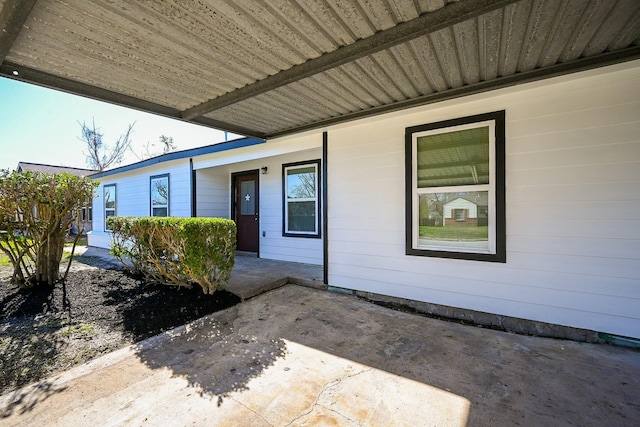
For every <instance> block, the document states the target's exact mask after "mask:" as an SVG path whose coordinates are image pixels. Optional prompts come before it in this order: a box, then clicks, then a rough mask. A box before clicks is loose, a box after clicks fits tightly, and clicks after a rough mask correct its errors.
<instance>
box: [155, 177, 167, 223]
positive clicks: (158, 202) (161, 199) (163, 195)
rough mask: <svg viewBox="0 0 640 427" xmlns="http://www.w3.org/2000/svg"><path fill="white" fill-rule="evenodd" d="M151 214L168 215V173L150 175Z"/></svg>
mask: <svg viewBox="0 0 640 427" xmlns="http://www.w3.org/2000/svg"><path fill="white" fill-rule="evenodd" d="M151 216H169V175H168V174H166V175H158V176H152V177H151Z"/></svg>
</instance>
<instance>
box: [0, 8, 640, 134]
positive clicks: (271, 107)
mask: <svg viewBox="0 0 640 427" xmlns="http://www.w3.org/2000/svg"><path fill="white" fill-rule="evenodd" d="M0 29H1V30H2V31H0V75H3V76H6V77H9V78H14V79H18V80H22V81H26V82H30V83H35V84H38V85H43V86H47V87H51V88H54V89H59V90H63V91H66V92H71V93H75V94H79V95H83V96H88V97H91V98H95V99H100V100H103V101H108V102H112V103H116V104H120V105H124V106H129V107H133V108H136V109H140V110H144V111H149V112H153V113H157V114H161V115H164V116H168V117H173V118H178V119H181V120H185V121H189V122H193V123H198V124H202V125H206V126H211V127H214V128H218V129H223V130H227V131H231V132H235V133H240V134H244V135H247V136H253V137H258V138H270V137H275V136H280V135H284V134H288V133H294V132H299V131H303V130H307V129H313V128H320V127H323V126H327V125H329V124H333V123H338V122H341V121H346V120H351V119H355V118H360V117H364V116H368V115H372V114H378V113H381V112H386V111H391V110H397V109H402V108H407V107H410V106H414V105H420V104H425V103H429V102H436V101H440V100H444V99H448V98H452V97H458V96H463V95H466V94H471V93H477V92H482V91H487V90H491V89H495V88H498V87H502V86H507V85H514V84H519V83H522V82H528V81H532V80H537V79H542V78H547V77H551V76H556V75H560V74H564V73H570V72H574V71H581V70H585V69H589V68H594V67H599V66H604V65H609V64H614V63H618V62H622V61H628V60H633V59H637V58H640V46H639V42H640V1H638V0H462V1H452V0H350V1H346V0H326V1H317V0H198V1H195V0H194V1H168V0H166V1H160V0H156V1H154V0H148V1H132V0H129V1H121V0H113V1H104V0H22V1H21V0H0ZM3 101H4V100H3Z"/></svg>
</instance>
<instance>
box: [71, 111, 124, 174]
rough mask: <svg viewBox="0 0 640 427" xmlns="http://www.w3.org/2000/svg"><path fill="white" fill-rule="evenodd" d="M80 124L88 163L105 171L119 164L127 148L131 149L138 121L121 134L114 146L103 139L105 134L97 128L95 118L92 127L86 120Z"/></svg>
mask: <svg viewBox="0 0 640 427" xmlns="http://www.w3.org/2000/svg"><path fill="white" fill-rule="evenodd" d="M78 124H79V125H80V127H81V132H82V135H81V137H80V140H81V141H82V142H84V144H85V145H86V148H87V152H86V153H85V152H83V154H84V155H85V156H86V157H87V164H88V165H89V167H90V168H92V169H97V170H99V171H103V170H105V169H107V168H109V166H112V165H113V166H115V165H117V164H119V163H120V162H122V159H123V157H124V154H125V153H126V152H127V150H130V149H131V134H132V133H133V126H134V125H135V124H136V122H133V123H131V124H129V127H128V128H127V131H126V132H125V133H124V134H122V135H120V137H119V138H118V139H117V140H116V142H115V144H114V145H113V146H110V145H107V144H105V143H104V142H103V141H102V137H103V136H104V134H103V133H101V132H100V131H99V130H98V129H97V128H96V121H95V120H93V122H92V126H91V127H89V126H87V124H86V123H84V122H82V123H80V122H78Z"/></svg>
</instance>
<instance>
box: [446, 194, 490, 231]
mask: <svg viewBox="0 0 640 427" xmlns="http://www.w3.org/2000/svg"><path fill="white" fill-rule="evenodd" d="M488 206H489V200H488V197H487V193H484V192H479V193H476V194H475V195H460V196H459V197H457V198H456V199H454V200H452V201H450V202H448V203H445V205H444V209H443V211H444V222H443V224H442V225H443V226H446V227H465V226H466V227H482V226H486V225H487V224H488V212H489V207H488Z"/></svg>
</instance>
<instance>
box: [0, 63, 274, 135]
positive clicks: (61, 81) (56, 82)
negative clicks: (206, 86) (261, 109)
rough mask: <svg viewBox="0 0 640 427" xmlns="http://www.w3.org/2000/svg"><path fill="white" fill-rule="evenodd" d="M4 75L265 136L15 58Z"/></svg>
mask: <svg viewBox="0 0 640 427" xmlns="http://www.w3.org/2000/svg"><path fill="white" fill-rule="evenodd" d="M0 75H2V76H5V77H7V78H10V79H13V80H18V81H22V82H26V83H32V84H35V85H38V86H43V87H46V88H49V89H54V90H59V91H62V92H67V93H71V94H73V95H79V96H83V97H86V98H91V99H95V100H98V101H103V102H108V103H111V104H115V105H120V106H123V107H127V108H133V109H135V110H140V111H145V112H149V113H153V114H157V115H160V116H164V117H169V118H171V119H176V120H180V121H184V122H188V123H193V124H197V125H201V126H205V127H210V128H214V129H218V130H225V131H228V132H232V133H235V134H239V135H245V136H249V137H253V138H259V139H262V138H263V137H264V134H263V133H261V132H256V131H255V130H252V129H249V128H245V127H243V126H236V125H233V124H230V123H226V122H221V121H218V120H213V119H209V118H207V117H197V118H194V119H193V120H186V119H184V118H183V117H182V116H181V114H180V110H178V109H175V108H171V107H166V106H164V105H160V104H156V103H153V102H149V101H145V100H142V99H139V98H135V97H132V96H129V95H124V94H121V93H117V92H113V91H110V90H107V89H103V88H100V87H97V86H92V85H89V84H86V83H81V82H78V81H75V80H71V79H67V78H64V77H60V76H56V75H53V74H49V73H45V72H43V71H39V70H36V69H33V68H30V67H24V66H22V65H18V64H14V63H12V62H4V63H3V64H1V65H0Z"/></svg>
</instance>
